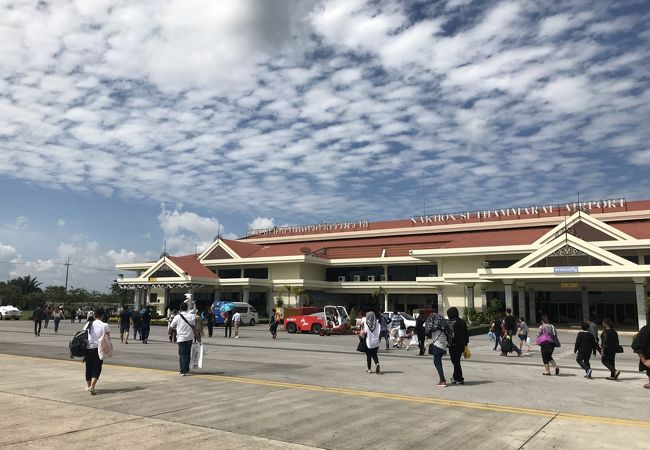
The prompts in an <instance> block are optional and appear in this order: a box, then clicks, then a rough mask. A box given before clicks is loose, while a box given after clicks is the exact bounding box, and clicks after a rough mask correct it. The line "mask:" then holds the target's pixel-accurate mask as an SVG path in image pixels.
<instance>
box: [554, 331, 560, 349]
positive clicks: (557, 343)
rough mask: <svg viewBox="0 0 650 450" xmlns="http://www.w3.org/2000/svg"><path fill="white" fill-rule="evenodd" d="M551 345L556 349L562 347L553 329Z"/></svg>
mask: <svg viewBox="0 0 650 450" xmlns="http://www.w3.org/2000/svg"><path fill="white" fill-rule="evenodd" d="M553 344H554V345H555V346H556V347H562V344H560V339H558V337H557V332H556V331H555V328H554V329H553Z"/></svg>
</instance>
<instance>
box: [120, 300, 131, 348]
mask: <svg viewBox="0 0 650 450" xmlns="http://www.w3.org/2000/svg"><path fill="white" fill-rule="evenodd" d="M119 320H120V340H121V341H122V342H123V343H124V344H128V343H129V328H130V327H129V325H130V323H131V314H129V310H128V308H127V307H126V305H123V306H122V311H121V312H120V319H119Z"/></svg>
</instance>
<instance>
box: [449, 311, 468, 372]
mask: <svg viewBox="0 0 650 450" xmlns="http://www.w3.org/2000/svg"><path fill="white" fill-rule="evenodd" d="M447 317H448V318H449V320H450V321H452V322H453V323H454V325H453V327H454V337H453V338H452V340H451V342H450V343H449V359H451V363H452V364H453V365H454V375H453V376H452V377H451V384H465V378H463V369H462V368H461V366H460V357H461V356H463V352H464V351H465V346H467V344H469V336H468V334H467V324H466V323H465V321H464V320H463V319H461V318H460V317H459V315H458V309H457V308H455V307H453V306H452V307H451V308H449V309H448V310H447Z"/></svg>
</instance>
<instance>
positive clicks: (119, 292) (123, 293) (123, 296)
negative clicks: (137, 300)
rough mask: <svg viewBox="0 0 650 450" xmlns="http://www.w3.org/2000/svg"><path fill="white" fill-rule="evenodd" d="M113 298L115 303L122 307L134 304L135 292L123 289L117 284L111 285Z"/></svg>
mask: <svg viewBox="0 0 650 450" xmlns="http://www.w3.org/2000/svg"><path fill="white" fill-rule="evenodd" d="M111 296H112V297H113V300H112V301H113V302H115V303H119V304H120V305H128V304H131V303H133V291H132V290H129V289H122V288H121V287H120V286H119V285H118V284H117V282H114V283H113V284H111Z"/></svg>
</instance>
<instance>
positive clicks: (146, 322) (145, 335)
mask: <svg viewBox="0 0 650 450" xmlns="http://www.w3.org/2000/svg"><path fill="white" fill-rule="evenodd" d="M140 320H141V325H140V338H141V339H142V343H143V344H146V343H147V340H148V339H149V330H151V311H150V310H149V308H145V309H143V310H142V312H141V313H140Z"/></svg>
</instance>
